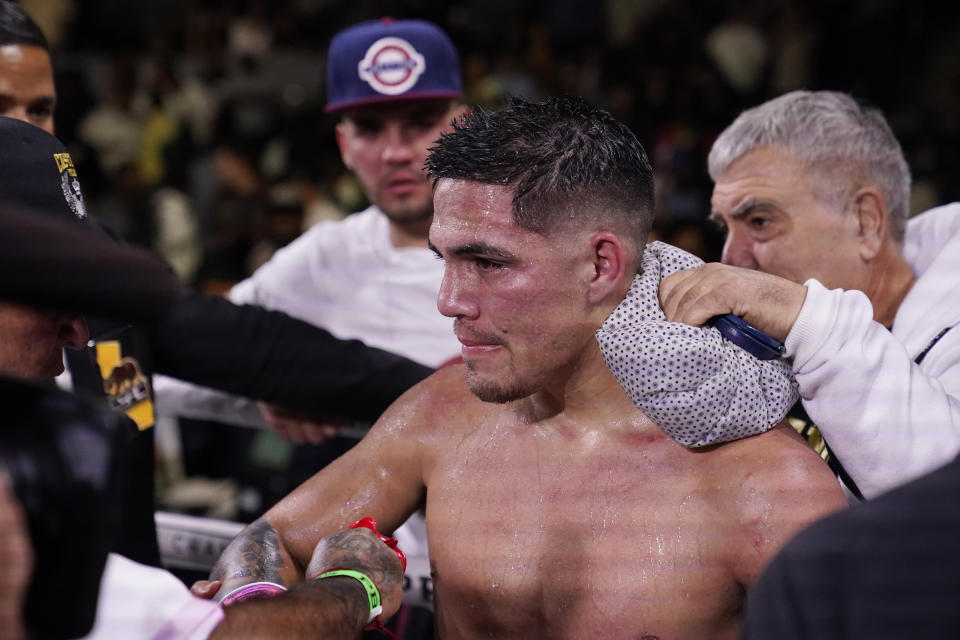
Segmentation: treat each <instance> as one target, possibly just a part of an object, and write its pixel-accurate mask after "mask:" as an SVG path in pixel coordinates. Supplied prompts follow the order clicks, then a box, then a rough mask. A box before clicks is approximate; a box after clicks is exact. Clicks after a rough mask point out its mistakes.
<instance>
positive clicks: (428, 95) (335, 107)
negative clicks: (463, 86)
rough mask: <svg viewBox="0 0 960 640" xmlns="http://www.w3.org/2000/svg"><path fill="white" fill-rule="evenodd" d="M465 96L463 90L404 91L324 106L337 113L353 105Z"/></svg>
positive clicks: (328, 111)
mask: <svg viewBox="0 0 960 640" xmlns="http://www.w3.org/2000/svg"><path fill="white" fill-rule="evenodd" d="M462 97H463V92H461V91H436V92H429V91H428V92H423V93H413V92H411V93H404V94H402V95H399V96H372V97H369V98H362V99H359V100H348V101H346V102H338V103H335V104H328V105H327V106H326V107H324V110H325V111H326V112H327V113H336V112H337V111H343V110H344V109H349V108H351V107H363V106H366V105H371V104H382V103H385V102H404V101H408V100H442V99H447V100H458V99H460V98H462Z"/></svg>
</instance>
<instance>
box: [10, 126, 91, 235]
mask: <svg viewBox="0 0 960 640" xmlns="http://www.w3.org/2000/svg"><path fill="white" fill-rule="evenodd" d="M0 201H2V202H4V203H8V204H13V205H16V206H17V208H19V209H21V210H23V209H26V210H29V211H32V212H35V213H40V214H45V215H52V216H55V217H57V218H61V219H64V220H73V221H78V220H79V221H86V219H87V209H86V206H85V205H84V203H83V194H82V193H81V192H80V182H79V181H78V180H77V170H76V168H75V167H74V166H73V158H71V157H70V154H69V153H67V150H66V148H65V147H64V146H63V143H62V142H60V141H59V140H58V139H57V138H56V137H54V136H52V135H50V134H49V133H47V132H46V131H44V130H43V129H41V128H40V127H37V126H35V125H32V124H30V123H28V122H23V121H21V120H16V119H14V118H6V117H3V116H0Z"/></svg>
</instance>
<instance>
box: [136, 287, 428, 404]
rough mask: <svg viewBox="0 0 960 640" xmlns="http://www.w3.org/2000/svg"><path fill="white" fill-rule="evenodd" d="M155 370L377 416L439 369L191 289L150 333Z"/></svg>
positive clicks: (264, 396) (281, 400)
mask: <svg viewBox="0 0 960 640" xmlns="http://www.w3.org/2000/svg"><path fill="white" fill-rule="evenodd" d="M152 339H153V340H152V342H153V352H154V370H155V371H157V372H159V373H165V374H167V375H169V376H173V377H176V378H181V379H183V380H188V381H190V382H193V383H196V384H201V385H204V386H208V387H213V388H215V389H220V390H222V391H227V392H229V393H234V394H237V395H242V396H247V397H251V398H256V399H258V400H266V401H268V402H271V403H274V404H279V405H282V406H285V407H289V408H291V409H297V410H301V411H307V412H310V413H315V414H319V415H324V416H330V417H338V418H343V419H348V420H364V421H373V420H376V419H377V418H378V417H379V416H380V414H381V413H383V411H384V410H385V409H386V408H387V407H388V406H389V405H390V404H391V403H392V402H393V401H394V400H395V399H396V398H397V397H399V396H400V394H402V393H403V392H404V391H406V390H407V389H409V388H410V387H412V386H413V385H414V384H416V383H417V382H420V381H421V380H423V379H424V378H426V377H427V376H428V375H430V374H431V373H432V372H433V369H431V368H429V367H426V366H424V365H421V364H418V363H416V362H413V361H412V360H408V359H406V358H404V357H402V356H398V355H396V354H393V353H389V352H387V351H383V350H381V349H376V348H373V347H369V346H367V345H365V344H364V343H363V342H360V341H359V340H341V339H339V338H336V337H334V336H333V335H332V334H330V333H329V332H328V331H325V330H323V329H320V328H317V327H315V326H313V325H311V324H309V323H306V322H303V321H301V320H297V319H294V318H291V317H290V316H288V315H286V314H284V313H281V312H278V311H269V310H267V309H264V308H262V307H257V306H253V305H243V306H238V305H235V304H233V303H231V302H230V301H229V300H226V299H224V298H221V297H219V296H213V295H209V294H203V293H198V292H185V293H184V294H183V295H182V296H181V297H180V298H179V299H178V300H177V302H176V303H175V304H174V305H173V308H172V309H171V310H170V312H169V313H168V314H167V315H166V316H165V317H164V319H163V320H162V321H161V322H160V323H159V324H157V325H156V326H155V327H154V329H153V331H152Z"/></svg>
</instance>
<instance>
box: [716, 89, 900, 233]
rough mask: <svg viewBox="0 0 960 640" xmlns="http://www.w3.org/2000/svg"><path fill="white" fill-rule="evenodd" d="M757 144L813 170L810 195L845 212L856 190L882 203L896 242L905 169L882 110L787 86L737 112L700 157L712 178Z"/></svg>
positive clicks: (836, 95)
mask: <svg viewBox="0 0 960 640" xmlns="http://www.w3.org/2000/svg"><path fill="white" fill-rule="evenodd" d="M760 147H771V148H773V149H778V150H780V151H783V152H785V153H786V154H788V155H789V156H792V157H794V158H796V159H797V160H799V161H801V162H802V163H804V165H806V167H807V169H808V170H809V171H810V172H811V173H812V174H813V176H814V179H815V180H816V182H815V183H814V184H815V185H816V187H815V188H814V189H813V192H814V195H816V196H817V197H819V198H821V199H822V200H823V201H824V202H826V203H827V204H828V205H830V206H834V207H837V208H838V209H840V210H846V209H847V208H848V207H849V205H850V204H851V203H852V198H853V195H854V194H855V193H856V192H857V191H858V190H859V189H861V188H863V187H867V186H870V187H875V188H876V189H877V190H879V191H880V193H882V194H883V198H884V200H885V201H886V204H887V213H888V216H889V221H890V233H891V235H892V236H893V238H894V240H897V241H900V240H902V239H903V231H904V229H905V227H906V223H907V218H908V217H909V209H910V167H909V166H908V165H907V161H906V159H905V158H904V156H903V149H901V147H900V143H899V142H898V141H897V138H896V137H895V136H894V135H893V131H892V130H891V129H890V125H889V124H887V121H886V119H885V118H884V117H883V114H882V113H881V112H880V111H879V110H878V109H874V108H872V107H869V106H867V105H865V104H862V103H860V102H858V101H857V100H855V99H854V98H853V97H852V96H849V95H847V94H845V93H841V92H839V91H792V92H790V93H787V94H784V95H782V96H780V97H779V98H774V99H773V100H769V101H767V102H764V103H763V104H761V105H759V106H756V107H753V108H752V109H748V110H746V111H744V112H743V113H741V114H740V116H739V117H737V119H736V120H734V121H733V123H732V124H731V125H730V126H729V127H727V128H726V129H725V130H724V131H723V132H722V133H721V134H720V136H719V137H718V138H717V140H716V142H714V143H713V148H712V149H711V150H710V155H709V157H708V158H707V168H708V170H709V172H710V177H711V178H713V180H714V181H715V182H716V181H717V179H718V178H720V177H721V176H723V174H724V173H725V172H726V171H727V169H729V168H730V165H731V164H733V163H734V162H735V161H736V160H737V159H738V158H740V157H742V156H743V155H745V154H746V153H749V152H750V151H753V150H754V149H758V148H760Z"/></svg>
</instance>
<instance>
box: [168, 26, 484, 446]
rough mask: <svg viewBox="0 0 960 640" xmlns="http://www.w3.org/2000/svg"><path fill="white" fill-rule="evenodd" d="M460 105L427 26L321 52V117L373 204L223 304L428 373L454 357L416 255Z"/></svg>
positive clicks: (309, 428)
mask: <svg viewBox="0 0 960 640" xmlns="http://www.w3.org/2000/svg"><path fill="white" fill-rule="evenodd" d="M461 94H462V90H461V83H460V73H459V60H458V56H457V52H456V50H455V49H454V47H453V44H452V43H451V42H450V40H449V38H448V37H447V36H446V35H445V34H444V33H443V32H442V31H441V30H440V29H439V28H438V27H436V26H435V25H433V24H430V23H427V22H423V21H417V20H398V21H392V20H389V19H384V20H380V21H372V22H366V23H362V24H358V25H355V26H353V27H350V28H348V29H346V30H344V31H343V32H341V33H340V34H338V35H337V36H336V37H335V38H334V39H333V41H332V42H331V45H330V52H329V61H328V73H327V98H328V103H327V111H328V112H331V113H334V114H337V115H338V116H339V118H340V121H339V123H338V124H337V126H336V139H337V144H338V146H339V148H340V154H341V156H342V158H343V161H344V164H345V165H346V166H347V168H349V169H350V170H351V171H353V172H354V174H355V176H356V177H357V179H358V181H359V182H360V184H361V186H362V187H363V190H364V193H365V194H366V196H367V198H368V200H369V201H370V202H371V203H372V205H371V206H370V207H369V208H367V209H366V210H364V211H361V212H358V213H356V214H353V215H350V216H348V217H347V218H346V219H344V220H342V221H336V222H321V223H319V224H317V225H315V226H314V227H312V228H311V229H310V230H308V231H307V232H306V233H305V234H303V236H301V237H300V238H298V239H297V240H295V241H294V242H292V243H291V244H290V245H289V246H287V247H285V248H284V249H281V250H280V251H278V252H277V253H276V255H275V256H274V257H273V258H272V259H271V260H270V261H269V262H267V263H266V264H264V265H263V266H262V267H261V268H260V269H258V270H257V271H256V272H255V273H254V274H253V275H252V276H251V277H250V278H248V279H247V280H245V281H243V282H241V283H239V284H237V285H236V286H235V287H234V288H233V289H232V290H231V292H230V299H231V300H232V301H233V302H235V303H238V304H257V305H261V306H264V307H267V308H271V309H276V310H279V311H284V312H286V313H288V314H290V315H292V316H295V317H297V318H300V319H303V320H306V321H307V322H310V323H312V324H315V325H318V326H321V327H323V328H324V329H326V330H328V331H330V332H331V333H333V334H334V335H335V336H337V337H339V338H344V339H358V340H362V341H363V342H365V343H366V344H368V345H370V346H375V347H379V348H381V349H384V350H387V351H391V352H394V353H398V354H400V355H403V356H406V357H408V358H410V359H412V360H415V361H417V362H420V363H422V364H425V365H428V366H431V367H439V366H441V365H443V364H444V363H446V362H448V361H450V360H451V359H453V358H456V357H457V356H458V354H459V343H457V341H456V338H455V337H454V335H453V331H452V326H451V322H450V320H449V318H444V317H443V316H442V315H440V313H439V312H438V311H437V308H436V299H437V292H438V290H439V287H440V280H441V278H442V276H443V264H442V263H441V262H440V261H439V260H436V258H435V257H434V256H433V254H432V253H431V252H430V251H429V249H428V248H427V231H428V229H429V227H430V222H431V221H432V219H433V194H432V187H431V184H430V182H429V181H428V180H427V177H426V175H425V174H424V172H423V163H424V161H425V159H426V156H427V149H428V148H429V147H430V146H431V145H432V144H433V142H434V141H435V140H437V139H438V138H439V137H440V135H441V133H443V132H444V131H446V130H447V128H448V127H449V125H450V123H451V121H453V120H454V119H455V118H457V117H458V116H460V115H462V114H463V113H465V112H466V107H465V106H463V105H461V104H460V103H459V102H458V99H459V98H460V96H461ZM318 366H336V363H322V364H321V363H318ZM155 386H156V389H157V396H158V409H159V411H160V412H164V413H169V414H175V415H185V416H189V417H197V418H216V419H217V420H219V421H226V422H236V423H240V424H247V425H256V424H257V423H258V422H260V421H261V420H262V418H266V420H267V421H268V422H269V423H270V424H271V426H273V427H274V428H275V430H277V431H278V432H279V433H280V434H281V435H284V436H286V437H288V438H290V439H292V440H294V441H300V442H302V441H304V440H307V441H310V442H315V443H317V442H320V441H322V440H323V439H325V438H327V437H329V436H331V435H333V434H334V433H335V432H336V429H335V428H334V427H332V426H331V425H328V424H323V423H322V422H313V421H312V420H305V419H301V418H300V417H295V416H293V415H292V414H290V413H287V412H285V411H283V410H282V409H279V408H277V407H268V406H265V405H261V406H260V410H261V412H262V417H261V415H260V413H261V412H258V411H256V410H255V409H254V406H253V403H251V402H249V401H246V400H244V399H236V398H230V397H227V396H224V395H223V394H220V393H219V392H212V391H210V390H206V389H201V388H198V387H193V386H190V385H187V384H185V383H181V382H179V381H173V380H171V379H161V380H158V381H157V382H156V384H155ZM324 417H326V416H324ZM329 417H330V418H334V419H335V418H336V416H329Z"/></svg>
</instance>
